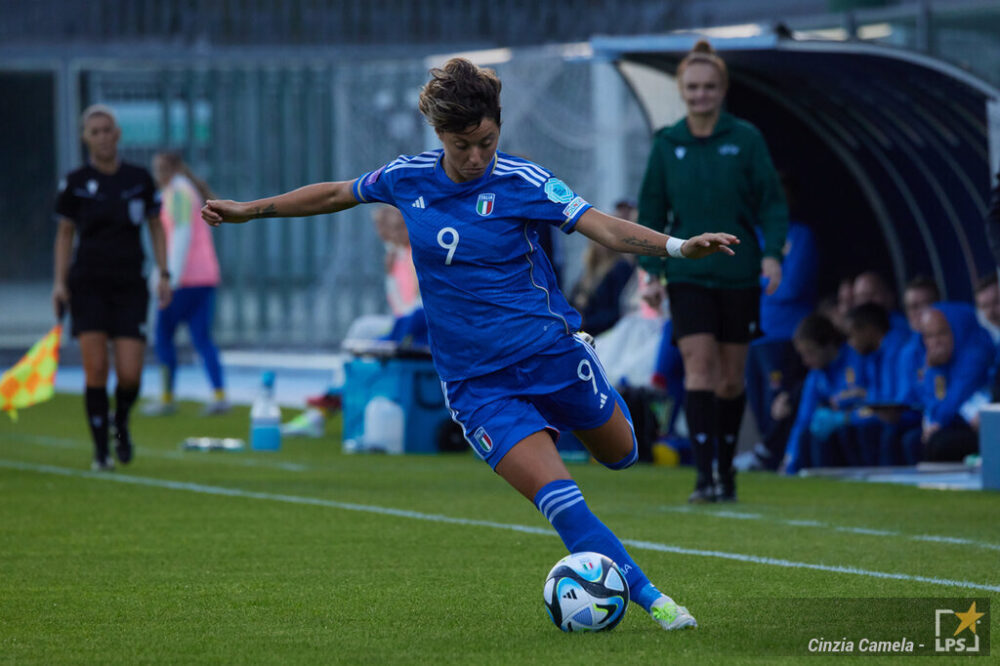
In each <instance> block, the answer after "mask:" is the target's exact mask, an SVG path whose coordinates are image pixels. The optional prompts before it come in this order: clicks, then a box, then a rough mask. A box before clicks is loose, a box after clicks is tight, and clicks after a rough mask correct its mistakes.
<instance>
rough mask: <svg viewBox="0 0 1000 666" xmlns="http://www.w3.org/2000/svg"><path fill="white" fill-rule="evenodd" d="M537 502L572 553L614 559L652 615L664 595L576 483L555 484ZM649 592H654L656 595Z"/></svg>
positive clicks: (634, 596)
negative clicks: (661, 595)
mask: <svg viewBox="0 0 1000 666" xmlns="http://www.w3.org/2000/svg"><path fill="white" fill-rule="evenodd" d="M534 501H535V506H536V507H538V510H539V511H541V513H542V515H543V516H545V518H546V520H548V521H549V522H550V523H552V527H554V528H555V530H556V532H558V533H559V536H560V537H561V538H562V540H563V543H564V544H566V548H568V549H569V552H571V553H579V552H583V551H590V552H594V553H600V554H601V555H605V556H607V557H610V558H611V560H612V561H613V562H614V563H615V564H617V565H618V568H619V569H621V571H622V574H624V576H625V582H626V583H628V589H629V596H630V598H631V599H632V600H633V601H635V602H636V603H638V604H639V605H640V606H642V607H643V608H644V609H646V611H647V612H648V611H649V608H650V605H651V604H652V603H653V602H654V601H656V599H657V598H658V597H659V596H660V593H659V592H658V591H656V588H655V587H653V586H652V585H651V584H650V582H649V579H648V578H646V574H644V573H643V572H642V569H640V568H639V566H638V565H637V564H636V563H635V562H634V561H633V560H632V558H631V557H630V556H629V554H628V553H627V552H626V551H625V546H623V545H622V542H621V541H619V540H618V537H616V536H615V535H614V533H613V532H612V531H611V530H609V529H608V528H607V526H605V525H604V523H602V522H601V521H600V520H599V519H598V518H597V516H595V515H594V514H593V513H592V512H591V511H590V509H589V508H588V507H587V503H586V501H584V499H583V494H582V493H581V492H580V489H579V488H578V487H577V485H576V483H575V482H573V481H571V480H569V479H560V480H558V481H552V482H551V483H548V484H546V485H545V486H544V487H543V488H542V489H541V490H539V491H538V494H537V495H535V500H534ZM646 588H652V590H653V591H654V592H655V595H654V594H653V593H652V592H649V591H647V589H646Z"/></svg>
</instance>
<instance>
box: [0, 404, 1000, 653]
mask: <svg viewBox="0 0 1000 666" xmlns="http://www.w3.org/2000/svg"><path fill="white" fill-rule="evenodd" d="M286 415H287V414H286ZM133 422H134V423H133V431H134V439H135V440H136V442H137V445H138V449H137V455H136V460H135V461H134V462H133V463H132V464H131V465H129V466H128V467H125V468H122V467H119V469H118V470H116V471H115V472H112V473H110V474H107V473H106V474H96V473H91V472H90V471H89V463H90V444H89V436H88V434H87V432H86V425H85V421H84V414H83V405H82V400H81V398H80V397H79V396H71V395H59V396H56V398H55V399H54V400H52V401H50V402H48V403H46V404H43V405H40V406H37V407H34V408H31V409H28V410H25V411H23V412H21V415H20V420H19V422H17V423H11V422H10V421H9V420H8V419H7V418H6V417H2V422H0V663H4V664H6V663H10V664H76V663H79V664H116V663H121V664H135V663H175V664H202V663H227V664H228V663H234V664H235V663H239V664H249V663H261V664H320V663H349V664H354V663H371V664H386V663H393V664H431V663H433V664H445V663H447V664H451V663H454V664H564V663H565V664H569V663H593V664H597V663H607V664H621V663H636V664H654V663H685V664H687V663H693V664H698V663H704V664H713V663H721V662H725V663H727V664H728V663H771V662H773V661H775V660H776V659H784V660H786V661H788V662H789V663H792V661H799V660H800V659H801V657H802V656H806V654H807V653H806V652H805V651H804V650H803V649H802V648H801V645H798V644H795V645H792V646H791V647H789V643H788V641H789V640H790V639H789V636H790V635H792V634H794V633H795V632H798V633H799V634H801V633H802V632H803V631H806V632H807V633H808V632H814V633H815V635H817V636H825V637H827V638H839V637H840V636H831V635H830V634H829V633H827V632H829V631H834V629H833V625H826V624H824V623H825V622H826V620H829V621H830V622H833V621H834V620H837V619H839V620H843V621H850V620H851V619H852V618H850V617H846V618H845V617H840V616H843V615H844V614H845V612H843V611H838V609H839V608H841V607H840V606H839V605H838V603H837V602H836V601H835V600H836V599H852V598H896V597H953V598H954V597H961V598H965V597H978V598H990V599H991V601H992V603H993V609H992V613H990V615H989V616H988V620H987V622H988V626H987V627H983V628H981V629H980V631H981V632H982V631H985V629H987V628H988V629H992V630H993V631H994V632H995V631H996V628H997V624H998V623H997V619H996V617H997V615H998V614H1000V604H998V603H997V599H998V596H1000V595H998V591H1000V519H998V516H1000V495H997V494H996V493H981V492H943V491H932V490H920V489H915V488H908V487H900V486H890V485H881V484H861V483H851V482H836V481H829V480H820V479H797V478H792V479H789V478H776V477H774V476H771V475H760V474H749V475H744V476H742V477H740V486H739V491H740V496H741V502H740V503H738V504H735V505H725V506H722V505H720V506H709V507H697V508H692V507H688V506H687V505H686V504H685V503H684V501H685V498H686V497H687V494H688V492H689V491H690V489H691V485H692V481H693V473H692V471H691V470H688V469H674V468H662V467H652V466H637V467H635V468H633V469H630V470H627V471H624V472H611V471H608V470H606V469H604V468H603V467H600V466H598V465H592V464H575V465H572V466H571V467H570V470H571V472H572V473H573V475H574V477H575V478H576V480H577V482H578V483H579V485H580V487H581V489H582V490H583V493H584V496H585V497H586V498H587V501H588V503H589V505H590V506H591V508H592V509H593V510H594V511H595V513H597V515H598V516H600V517H601V518H602V520H604V522H605V523H607V524H608V525H609V526H610V527H611V528H612V529H613V530H614V531H615V532H616V533H617V534H618V535H619V537H621V538H622V539H623V540H625V541H626V544H627V545H628V548H629V550H630V552H631V554H632V556H633V557H634V559H635V560H636V561H637V562H638V563H639V564H640V566H642V567H643V569H644V570H645V571H646V573H647V574H648V575H649V577H650V579H652V580H653V581H654V582H655V583H656V584H657V585H658V586H659V587H660V589H662V590H663V591H665V592H667V593H668V594H670V595H672V596H673V597H674V598H675V599H677V600H678V601H680V602H682V603H684V604H686V605H687V606H688V607H689V608H690V609H691V612H692V613H693V614H694V615H695V617H697V618H698V621H699V623H700V625H701V626H700V627H699V628H698V629H696V630H694V631H684V632H672V633H668V632H664V631H662V630H660V629H659V628H658V627H657V626H656V625H655V624H654V623H653V622H652V621H651V620H650V619H649V618H648V617H647V616H646V615H645V613H643V612H642V611H641V610H639V609H636V608H635V607H632V608H630V609H629V611H628V615H627V616H626V618H625V619H624V621H623V622H622V624H621V625H620V626H619V627H618V628H617V629H615V630H614V631H612V632H608V633H604V634H592V635H580V634H563V633H562V632H560V631H558V630H557V629H556V628H555V627H553V626H552V624H551V622H550V621H549V619H548V617H547V616H546V614H545V610H544V607H543V604H542V601H541V590H542V582H543V579H544V577H545V574H546V573H547V571H548V570H549V568H550V567H551V566H552V565H553V564H554V563H555V562H556V561H557V560H558V559H559V558H561V557H562V556H563V555H565V550H564V548H563V545H562V543H561V542H560V541H559V539H558V537H557V536H556V535H555V533H554V532H552V531H551V529H550V528H549V526H548V524H547V523H546V522H545V521H544V519H543V518H542V517H541V516H540V515H539V514H538V512H537V511H535V509H534V507H533V506H532V505H531V504H530V503H529V502H527V501H526V500H524V499H522V498H521V497H520V496H519V495H517V493H515V492H514V491H513V490H512V489H511V488H509V487H508V486H507V485H506V484H505V483H504V482H503V481H502V480H501V479H500V478H499V477H496V476H495V475H494V474H493V473H492V472H491V471H490V470H489V468H488V467H487V466H486V465H485V464H484V463H482V462H480V461H478V460H476V459H475V458H474V456H473V455H472V454H471V453H468V454H451V455H441V456H398V457H388V456H379V455H352V456H349V455H344V454H342V453H341V452H340V438H339V423H338V422H337V421H336V420H334V421H332V422H331V423H330V424H329V427H328V431H327V436H326V437H324V438H322V439H309V440H298V439H296V440H287V439H286V441H285V443H284V448H283V450H282V451H280V452H277V453H268V454H265V453H254V452H242V453H221V452H217V453H200V452H185V451H182V450H181V448H180V443H181V442H182V440H183V439H184V438H186V437H189V436H237V437H245V436H246V430H247V424H248V418H247V410H246V409H245V408H243V409H235V410H234V411H233V412H232V413H231V414H229V415H226V416H223V417H213V418H201V417H199V416H198V406H197V405H193V404H184V405H183V406H182V410H181V412H180V413H179V414H178V415H176V416H173V417H167V418H158V419H153V418H148V417H143V416H140V415H138V414H137V415H136V416H135V417H134V419H133ZM796 600H801V601H796ZM810 600H817V601H815V603H813V602H812V601H810ZM831 600H833V601H831ZM803 604H805V606H808V607H815V608H818V609H820V612H819V613H818V614H817V613H813V614H812V616H810V617H803V616H802V608H803V607H804V606H803ZM963 610H964V609H963ZM883 619H884V620H885V621H890V620H891V618H883ZM868 621H869V620H866V622H868ZM874 623H875V624H876V625H877V624H878V623H879V621H878V620H877V619H876V620H874ZM871 629H872V630H873V631H874V630H875V629H877V627H872V628H871ZM796 640H797V639H796ZM795 650H798V652H797V653H796V652H795ZM795 654H798V655H799V656H794V655H795ZM834 659H836V657H833V656H830V657H825V658H824V657H819V658H813V659H811V660H810V662H809V663H823V662H827V661H833V660H834ZM886 659H887V657H886V656H884V655H883V656H880V657H877V658H873V659H872V660H873V661H878V662H879V663H881V662H884V661H885V660H886ZM898 659H905V657H901V658H898ZM898 659H897V660H898ZM863 661H865V660H864V659H863Z"/></svg>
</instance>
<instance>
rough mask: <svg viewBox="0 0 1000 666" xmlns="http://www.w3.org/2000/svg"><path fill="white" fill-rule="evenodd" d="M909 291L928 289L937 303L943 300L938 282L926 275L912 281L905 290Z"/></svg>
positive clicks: (994, 277) (918, 276)
mask: <svg viewBox="0 0 1000 666" xmlns="http://www.w3.org/2000/svg"><path fill="white" fill-rule="evenodd" d="M993 279H996V276H995V275H994V276H993ZM908 289H926V290H927V291H931V292H934V300H935V301H940V300H941V290H940V289H938V286H937V282H935V281H934V280H933V279H932V278H929V277H927V276H926V275H917V276H916V277H914V278H913V279H912V280H910V281H909V282H907V283H906V287H904V288H903V291H906V290H908Z"/></svg>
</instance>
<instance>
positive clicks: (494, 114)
mask: <svg viewBox="0 0 1000 666" xmlns="http://www.w3.org/2000/svg"><path fill="white" fill-rule="evenodd" d="M430 74H431V80H430V81H428V82H427V83H426V84H425V85H424V87H423V90H421V91H420V103H419V107H420V113H422V114H424V118H426V119H427V122H428V123H430V125H431V127H433V128H434V129H436V130H437V131H439V132H464V131H465V130H467V129H469V128H471V127H477V126H478V125H479V124H480V123H481V122H482V121H483V119H484V118H491V119H493V120H494V121H495V122H496V124H497V127H499V126H500V79H499V78H498V77H497V75H496V72H494V71H493V70H492V69H486V68H484V67H478V66H476V65H474V64H472V63H471V62H469V61H468V60H466V59H464V58H452V59H451V60H449V61H448V62H446V63H445V64H444V67H435V68H434V69H432V70H431V71H430Z"/></svg>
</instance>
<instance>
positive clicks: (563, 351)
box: [442, 335, 634, 469]
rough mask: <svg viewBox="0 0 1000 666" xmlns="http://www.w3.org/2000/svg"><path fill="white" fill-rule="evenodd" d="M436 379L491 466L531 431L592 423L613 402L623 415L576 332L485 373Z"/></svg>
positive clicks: (599, 421) (603, 419)
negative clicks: (521, 358) (466, 377)
mask: <svg viewBox="0 0 1000 666" xmlns="http://www.w3.org/2000/svg"><path fill="white" fill-rule="evenodd" d="M442 385H443V388H444V394H445V398H446V400H447V401H448V407H449V409H451V414H452V418H453V419H454V420H455V422H456V423H458V424H459V425H460V426H462V431H463V433H464V434H465V439H466V440H467V441H468V442H469V445H470V446H471V447H472V450H473V451H475V452H476V455H478V456H479V457H480V458H482V459H483V460H485V461H486V462H487V463H489V465H490V467H492V468H494V469H496V466H497V463H499V462H500V460H501V459H502V458H503V457H504V456H505V455H507V452H508V451H510V450H511V449H512V448H513V447H514V445H515V444H517V443H518V442H520V441H521V440H522V439H524V438H525V437H527V436H528V435H531V434H533V433H536V432H539V431H541V430H548V431H550V432H552V434H553V435H554V436H555V437H558V435H559V432H561V431H573V430H589V429H591V428H597V427H599V426H602V425H604V424H605V423H607V422H608V420H609V419H610V418H611V416H612V415H613V414H614V411H615V404H616V403H619V404H621V405H623V409H622V411H623V412H624V413H625V415H626V417H628V410H627V409H625V408H624V404H625V403H624V402H623V401H622V400H621V397H620V396H619V395H618V392H617V391H616V390H615V389H614V387H613V386H612V385H611V383H610V382H609V381H608V377H607V375H606V374H605V373H604V367H603V366H602V365H601V362H600V361H599V360H598V358H597V354H596V353H595V352H594V349H593V347H591V346H590V345H589V344H587V343H586V342H584V341H583V340H582V339H581V338H579V337H578V336H576V335H573V336H566V337H565V338H563V339H561V340H560V341H559V342H557V343H556V344H554V345H552V346H551V347H549V348H547V349H545V350H543V351H541V352H539V353H537V354H535V355H533V356H529V357H528V358H526V359H524V360H522V361H519V362H517V363H515V364H514V365H511V366H508V367H506V368H502V369H500V370H497V371H496V372H491V373H490V374H488V375H483V376H481V377H472V378H470V379H463V380H458V381H450V382H442ZM629 423H630V424H631V419H629ZM633 430H634V429H633Z"/></svg>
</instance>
